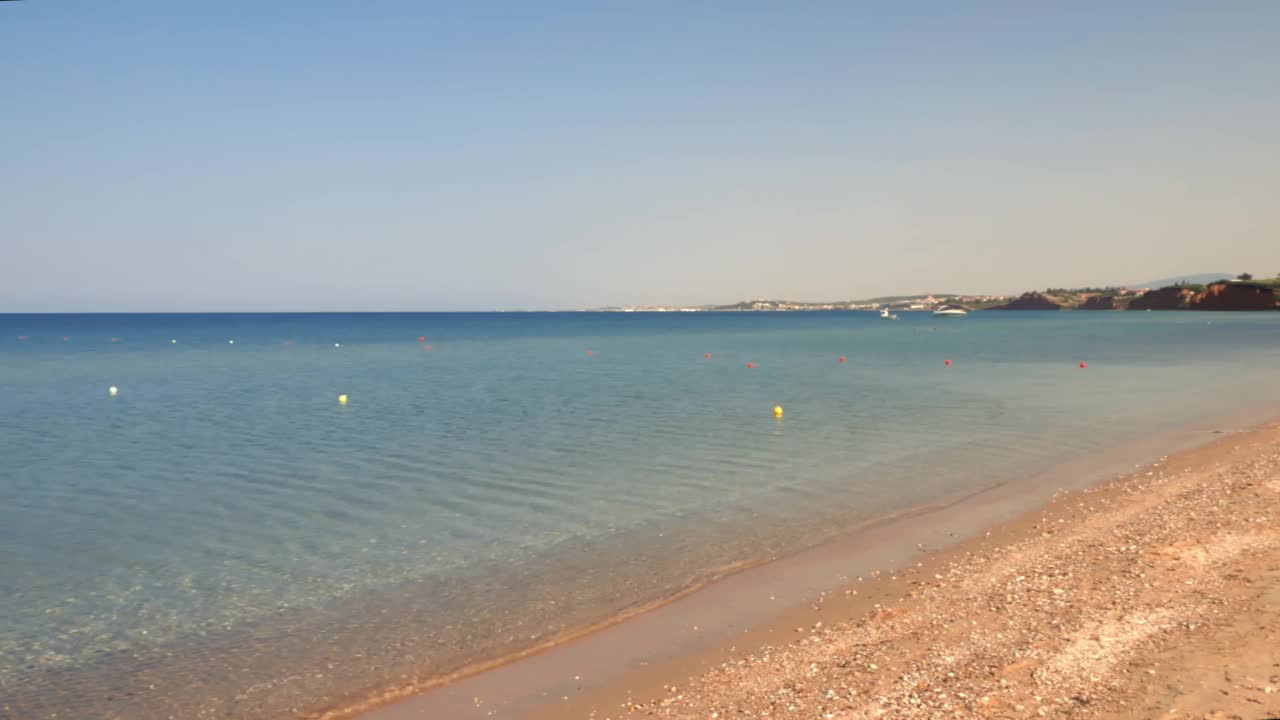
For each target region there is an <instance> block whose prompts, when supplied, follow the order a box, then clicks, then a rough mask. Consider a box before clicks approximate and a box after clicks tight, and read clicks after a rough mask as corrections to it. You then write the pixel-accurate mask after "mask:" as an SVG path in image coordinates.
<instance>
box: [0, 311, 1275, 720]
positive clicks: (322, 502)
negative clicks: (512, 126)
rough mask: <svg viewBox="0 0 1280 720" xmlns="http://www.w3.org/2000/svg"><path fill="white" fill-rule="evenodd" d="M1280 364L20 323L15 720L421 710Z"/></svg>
mask: <svg viewBox="0 0 1280 720" xmlns="http://www.w3.org/2000/svg"><path fill="white" fill-rule="evenodd" d="M420 336H421V337H423V338H424V339H425V342H420V341H419V340H418V338H419V337H420ZM229 341H234V343H232V342H229ZM335 344H337V345H338V346H336V345H335ZM426 344H429V345H430V349H426V348H424V345H426ZM589 351H590V354H589ZM706 353H711V357H710V358H707V357H705V354H706ZM839 356H845V357H846V358H847V361H846V362H844V363H840V362H838V361H837V358H838V357H839ZM948 358H950V359H951V360H952V361H953V364H952V365H951V366H946V365H945V364H944V360H945V359H948ZM1081 361H1087V362H1088V368H1087V369H1081V368H1080V367H1079V363H1080V362H1081ZM748 362H752V363H755V364H756V365H757V367H755V368H754V369H748V367H747V363H748ZM1276 367H1280V314H1277V313H1241V314H1202V313H1084V312H1076V313H975V314H971V315H970V316H969V317H966V318H963V319H958V320H940V319H934V318H931V317H929V316H927V315H924V314H910V313H904V314H903V317H902V319H901V320H898V321H896V322H890V321H885V320H881V319H880V318H879V317H877V316H876V315H874V314H870V313H779V314H773V313H667V314H639V313H636V314H622V313H613V314H608V313H605V314H593V313H530V314H518V313H517V314H352V315H342V314H317V315H294V314H289V315H30V316H19V315H8V316H4V315H0V408H2V411H0V462H2V465H0V698H5V699H4V700H0V717H13V718H18V717H21V718H28V717H52V716H53V713H59V714H58V717H127V718H141V719H144V720H145V719H147V718H167V717H170V716H176V717H197V716H199V717H216V718H263V717H272V718H274V717H284V716H289V715H290V711H289V709H290V708H302V709H304V710H305V709H314V708H315V707H318V706H323V705H325V704H331V703H335V702H339V701H341V700H343V699H351V698H355V697H358V696H359V695H360V694H361V693H367V692H373V691H375V690H377V689H379V688H381V687H384V686H387V685H392V684H397V683H404V682H407V681H411V680H415V679H416V680H421V679H424V678H428V677H430V676H432V675H434V674H438V673H442V672H445V671H448V670H450V669H453V668H456V667H457V666H459V665H460V664H463V663H465V662H469V661H472V660H476V659H480V658H485V657H490V656H494V655H498V654H502V653H506V652H510V651H513V650H517V649H520V648H522V647H525V646H527V645H529V644H531V643H533V642H536V641H538V640H540V639H545V638H546V637H548V636H550V635H553V634H555V633H557V632H561V631H563V630H566V629H570V628H573V627H577V626H582V625H585V624H588V623H591V622H595V621H598V620H600V619H602V618H605V617H608V616H610V615H612V614H614V613H616V612H618V611H619V610H622V609H624V608H626V607H629V606H633V605H637V604H641V603H644V602H648V601H652V600H655V599H658V598H661V597H663V596H665V595H669V594H671V593H672V592H674V591H676V590H679V589H680V588H682V587H685V586H687V585H689V584H690V583H692V582H695V581H697V580H699V579H700V578H703V577H706V576H708V575H709V574H712V573H714V572H715V571H716V570H717V569H718V568H722V567H725V566H729V565H732V564H734V563H738V562H743V561H751V560H755V559H758V558H762V557H771V556H775V555H779V554H784V553H786V552H789V551H793V550H796V549H798V548H800V547H804V546H806V545H809V544H812V543H815V542H819V541H821V540H822V539H823V538H825V537H828V536H830V535H831V534H832V533H834V532H836V531H838V530H839V529H840V528H841V527H843V526H847V525H848V524H849V523H850V522H851V521H856V520H859V519H865V518H868V517H872V516H875V515H878V514H882V513H885V512H889V511H892V510H897V509H901V508H905V507H909V506H912V505H916V504H920V503H923V502H930V501H934V500H938V499H940V498H945V497H949V496H955V495H959V494H962V493H966V492H970V491H972V490H975V489H978V488H983V487H989V486H991V485H993V484H996V483H999V482H1003V481H1007V480H1011V479H1016V478H1018V477H1025V476H1028V475H1030V474H1032V473H1034V472H1035V471H1036V470H1037V469H1040V468H1043V467H1045V466H1046V465H1051V464H1054V463H1060V462H1064V461H1067V460H1071V459H1074V458H1077V457H1080V456H1081V455H1084V454H1087V453H1092V452H1099V451H1102V450H1105V449H1106V448H1109V447H1113V446H1116V445H1119V444H1123V443H1125V442H1127V441H1130V440H1132V439H1135V438H1138V437H1142V436H1144V435H1148V434H1151V433H1154V432H1158V431H1160V430H1162V429H1170V428H1174V427H1179V426H1181V425H1185V424H1186V423H1188V422H1190V421H1192V420H1193V419H1195V418H1198V417H1205V416H1213V415H1215V414H1222V413H1225V412H1228V411H1230V410H1232V409H1236V408H1241V407H1246V406H1259V405H1265V404H1267V403H1274V402H1275V400H1276V399H1277V395H1278V393H1277V382H1276V377H1277V375H1276V371H1275V368H1276ZM111 386H116V387H118V388H119V393H118V395H116V396H114V397H112V396H110V395H109V394H108V391H107V389H108V387H111ZM339 394H346V395H347V396H348V397H349V402H348V404H346V405H345V406H344V405H340V404H339V403H338V396H339ZM775 405H782V406H783V407H784V408H785V418H784V419H783V420H782V421H776V420H775V419H774V418H773V415H772V409H773V407H774V406H775ZM201 713H203V714H201Z"/></svg>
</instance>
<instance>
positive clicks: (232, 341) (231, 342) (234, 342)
mask: <svg viewBox="0 0 1280 720" xmlns="http://www.w3.org/2000/svg"><path fill="white" fill-rule="evenodd" d="M227 344H228V345H235V344H236V341H235V340H228V341H227Z"/></svg>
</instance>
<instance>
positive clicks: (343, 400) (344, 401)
mask: <svg viewBox="0 0 1280 720" xmlns="http://www.w3.org/2000/svg"><path fill="white" fill-rule="evenodd" d="M338 404H339V405H346V404H347V396H346V395H339V396H338Z"/></svg>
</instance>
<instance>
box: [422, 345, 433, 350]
mask: <svg viewBox="0 0 1280 720" xmlns="http://www.w3.org/2000/svg"><path fill="white" fill-rule="evenodd" d="M422 349H423V350H430V349H431V346H430V345H423V346H422Z"/></svg>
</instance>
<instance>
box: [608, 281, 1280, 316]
mask: <svg viewBox="0 0 1280 720" xmlns="http://www.w3.org/2000/svg"><path fill="white" fill-rule="evenodd" d="M1205 277H1213V278H1214V279H1211V280H1208V281H1204V278H1205ZM1151 285H1152V287H1146V286H1143V287H1105V288H1049V289H1046V290H1043V291H1031V292H1026V293H1023V294H1021V295H1016V296H1014V295H966V294H962V293H926V294H923V295H893V296H886V297H878V298H870V299H866V300H837V301H832V302H800V301H794V300H764V299H761V300H743V301H741V302H736V303H733V304H730V305H693V306H685V305H626V306H620V307H602V308H594V310H595V311H597V312H804V311H821V310H873V311H878V310H890V311H894V312H899V311H902V312H911V311H932V310H935V309H937V308H940V307H945V306H956V307H960V308H963V309H965V310H1276V309H1278V308H1277V304H1276V291H1277V290H1280V274H1277V275H1276V276H1275V277H1272V278H1269V279H1256V278H1254V276H1253V275H1251V274H1249V273H1241V274H1240V275H1237V276H1235V277H1232V278H1228V277H1221V276H1216V274H1213V273H1208V274H1203V275H1199V276H1187V278H1185V279H1171V280H1170V281H1168V282H1164V283H1151Z"/></svg>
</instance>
